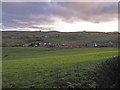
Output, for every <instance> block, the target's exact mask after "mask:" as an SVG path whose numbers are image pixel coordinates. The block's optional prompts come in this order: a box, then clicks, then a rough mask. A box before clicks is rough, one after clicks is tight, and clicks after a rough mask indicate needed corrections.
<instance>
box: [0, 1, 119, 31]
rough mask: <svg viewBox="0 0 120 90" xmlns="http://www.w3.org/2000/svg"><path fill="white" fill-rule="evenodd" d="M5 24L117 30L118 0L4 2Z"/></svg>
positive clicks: (33, 28) (19, 28)
mask: <svg viewBox="0 0 120 90" xmlns="http://www.w3.org/2000/svg"><path fill="white" fill-rule="evenodd" d="M0 25H1V24H0ZM2 27H3V29H2V30H3V31H40V30H41V31H50V30H52V31H53V30H56V31H60V32H78V31H98V32H114V31H118V3H117V2H3V3H2Z"/></svg>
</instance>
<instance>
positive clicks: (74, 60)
mask: <svg viewBox="0 0 120 90" xmlns="http://www.w3.org/2000/svg"><path fill="white" fill-rule="evenodd" d="M113 56H117V49H116V48H79V49H55V48H10V47H9V48H3V87H13V88H14V87H25V88H33V87H35V88H40V87H49V88H50V87H95V82H94V72H95V66H96V64H97V63H100V62H102V61H105V60H106V59H108V58H111V57H113Z"/></svg>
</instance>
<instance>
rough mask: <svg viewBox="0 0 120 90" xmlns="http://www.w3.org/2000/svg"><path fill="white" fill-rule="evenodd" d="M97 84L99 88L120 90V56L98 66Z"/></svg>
mask: <svg viewBox="0 0 120 90" xmlns="http://www.w3.org/2000/svg"><path fill="white" fill-rule="evenodd" d="M96 84H97V88H120V56H117V57H114V58H111V59H109V60H107V61H105V62H103V63H102V64H100V65H98V67H97V72H96Z"/></svg>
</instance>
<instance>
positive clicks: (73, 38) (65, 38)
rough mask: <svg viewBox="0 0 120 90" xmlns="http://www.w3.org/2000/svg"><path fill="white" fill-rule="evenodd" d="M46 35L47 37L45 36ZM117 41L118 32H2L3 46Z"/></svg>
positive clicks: (74, 44)
mask: <svg viewBox="0 0 120 90" xmlns="http://www.w3.org/2000/svg"><path fill="white" fill-rule="evenodd" d="M45 36H47V38H46V37H45ZM110 41H111V42H113V43H115V45H116V43H118V33H101V32H25V31H24V32H20V31H17V32H15V31H14V32H2V42H3V45H4V46H11V45H17V44H26V43H34V42H54V43H65V44H71V45H73V46H76V45H84V44H91V45H93V44H94V43H95V42H97V43H106V42H110Z"/></svg>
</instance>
